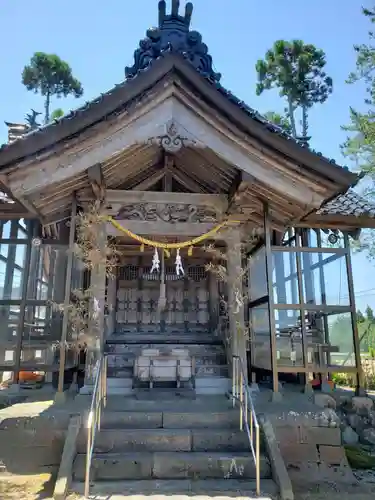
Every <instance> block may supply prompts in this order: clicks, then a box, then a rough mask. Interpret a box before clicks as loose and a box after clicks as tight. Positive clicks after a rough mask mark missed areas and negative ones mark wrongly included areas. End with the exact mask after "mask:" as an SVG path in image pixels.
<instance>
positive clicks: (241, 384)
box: [240, 370, 244, 431]
mask: <svg viewBox="0 0 375 500" xmlns="http://www.w3.org/2000/svg"><path fill="white" fill-rule="evenodd" d="M243 387H244V385H243V371H242V370H241V374H240V403H241V404H240V431H242V430H243Z"/></svg>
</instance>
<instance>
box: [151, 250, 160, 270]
mask: <svg viewBox="0 0 375 500" xmlns="http://www.w3.org/2000/svg"><path fill="white" fill-rule="evenodd" d="M159 269H160V259H159V254H158V249H157V248H155V252H154V257H153V259H152V268H151V274H152V273H153V272H154V271H159Z"/></svg>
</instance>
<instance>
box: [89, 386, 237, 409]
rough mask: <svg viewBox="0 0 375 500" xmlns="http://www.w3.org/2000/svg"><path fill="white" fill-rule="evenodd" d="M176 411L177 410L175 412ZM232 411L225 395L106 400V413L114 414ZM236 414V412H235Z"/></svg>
mask: <svg viewBox="0 0 375 500" xmlns="http://www.w3.org/2000/svg"><path fill="white" fill-rule="evenodd" d="M85 398H86V399H84V400H83V401H82V403H81V404H82V405H83V404H88V405H89V404H90V403H91V400H89V399H87V397H86V396H85ZM176 409H177V410H178V411H177V412H176ZM228 410H232V401H231V400H230V399H228V398H227V397H226V396H225V395H223V394H220V395H204V396H198V397H197V398H196V399H195V400H194V401H185V400H184V399H181V398H180V397H177V396H176V397H175V398H174V399H170V398H169V399H168V400H163V399H161V398H160V396H159V395H158V393H157V392H156V391H153V392H151V394H150V399H149V401H139V400H137V399H136V398H135V397H134V396H127V397H123V398H118V397H115V396H109V397H108V400H107V406H106V410H105V413H106V412H107V411H116V412H118V411H119V412H128V411H131V412H165V413H169V412H176V413H186V412H187V413H189V414H190V413H215V412H219V413H220V412H226V411H228ZM237 413H238V410H237Z"/></svg>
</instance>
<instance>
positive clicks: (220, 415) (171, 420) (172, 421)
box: [163, 406, 239, 429]
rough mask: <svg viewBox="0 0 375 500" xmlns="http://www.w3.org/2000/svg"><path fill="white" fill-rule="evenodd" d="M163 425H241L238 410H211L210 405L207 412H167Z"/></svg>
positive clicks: (226, 426)
mask: <svg viewBox="0 0 375 500" xmlns="http://www.w3.org/2000/svg"><path fill="white" fill-rule="evenodd" d="M163 426H164V427H165V428H169V429H183V428H196V429H197V428H203V429H213V428H228V427H230V428H237V429H238V427H239V416H238V411H235V410H231V409H229V410H227V411H225V412H210V411H209V406H208V408H207V411H206V412H203V411H197V412H191V413H185V412H184V413H180V412H173V411H172V412H166V413H164V415H163Z"/></svg>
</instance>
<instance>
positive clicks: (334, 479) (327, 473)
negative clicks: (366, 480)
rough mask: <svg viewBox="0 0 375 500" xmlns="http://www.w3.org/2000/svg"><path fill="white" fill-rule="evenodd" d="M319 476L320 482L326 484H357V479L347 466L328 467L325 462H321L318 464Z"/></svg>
mask: <svg viewBox="0 0 375 500" xmlns="http://www.w3.org/2000/svg"><path fill="white" fill-rule="evenodd" d="M319 476H320V481H321V482H326V483H333V484H339V483H346V484H356V483H357V479H356V478H355V476H354V474H353V471H352V469H351V467H350V466H349V465H343V464H342V465H329V464H327V463H326V462H322V463H320V464H319ZM357 498H358V497H357Z"/></svg>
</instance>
